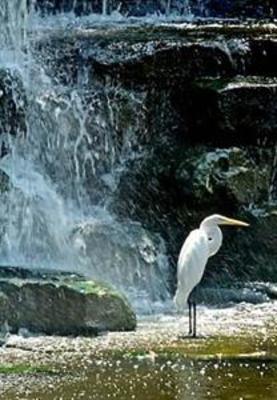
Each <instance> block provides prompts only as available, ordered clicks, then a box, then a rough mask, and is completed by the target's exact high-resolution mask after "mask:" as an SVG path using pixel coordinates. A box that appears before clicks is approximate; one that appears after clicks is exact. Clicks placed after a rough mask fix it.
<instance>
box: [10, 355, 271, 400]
mask: <svg viewBox="0 0 277 400" xmlns="http://www.w3.org/2000/svg"><path fill="white" fill-rule="evenodd" d="M276 393H277V364H276V362H263V361H249V360H248V361H247V360H246V361H242V360H233V361H208V362H206V361H190V362H188V361H181V360H175V361H172V360H166V359H165V358H163V357H161V358H160V359H158V360H156V361H155V362H154V361H152V360H150V359H142V360H138V359H137V358H135V359H132V360H124V359H122V358H117V359H114V360H113V361H106V362H105V361H102V362H100V361H99V362H95V363H92V365H91V367H90V368H89V369H88V370H87V371H84V372H83V373H82V374H81V376H79V377H78V379H77V380H76V377H75V378H74V377H72V376H69V377H68V381H67V382H66V383H64V382H63V383H60V384H59V383H56V384H55V385H54V387H51V385H50V387H49V386H48V389H47V390H43V391H41V390H39V391H36V390H34V391H33V392H31V393H29V394H26V395H25V396H24V397H18V395H16V394H11V395H9V394H6V395H5V399H7V400H14V399H18V398H20V399H23V398H24V399H32V400H34V399H41V400H50V399H52V400H53V399H57V400H58V399H59V400H61V399H63V400H71V399H93V400H102V399H103V400H106V399H109V398H112V399H120V400H127V399H128V400H129V399H137V400H158V399H160V400H171V399H172V400H173V399H186V400H190V399H198V400H200V399H201V400H202V399H255V400H256V399H263V400H266V399H274V398H275V397H274V395H276Z"/></svg>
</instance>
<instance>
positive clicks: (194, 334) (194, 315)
mask: <svg viewBox="0 0 277 400" xmlns="http://www.w3.org/2000/svg"><path fill="white" fill-rule="evenodd" d="M192 313H193V330H192V337H196V303H195V302H193V303H192Z"/></svg>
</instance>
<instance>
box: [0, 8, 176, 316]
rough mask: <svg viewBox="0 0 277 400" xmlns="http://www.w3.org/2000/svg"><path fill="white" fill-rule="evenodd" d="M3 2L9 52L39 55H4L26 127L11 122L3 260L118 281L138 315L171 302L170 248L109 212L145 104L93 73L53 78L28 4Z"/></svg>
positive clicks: (1, 205)
mask: <svg viewBox="0 0 277 400" xmlns="http://www.w3.org/2000/svg"><path fill="white" fill-rule="evenodd" d="M1 4H2V5H1V18H2V19H1V20H2V21H5V24H4V25H2V24H1V31H0V32H1V40H2V41H3V43H4V44H5V51H6V49H9V48H12V50H13V51H14V52H15V53H16V54H21V52H22V49H23V47H24V48H25V49H26V50H25V51H27V50H29V53H28V62H27V63H26V62H25V61H24V60H23V58H22V57H21V56H19V57H16V65H15V66H14V67H13V69H12V70H11V69H9V68H8V69H7V68H6V64H5V63H4V62H2V59H0V72H1V70H2V69H3V70H4V71H5V74H6V75H7V79H5V80H4V84H6V83H5V82H11V84H10V90H9V91H6V93H8V94H9V95H10V101H11V102H12V104H13V112H14V116H13V118H12V119H13V120H16V121H17V119H18V120H19V121H20V123H18V124H17V125H15V128H14V131H12V130H11V129H10V127H7V125H3V127H4V128H3V129H4V132H2V134H1V140H2V141H4V144H5V149H6V151H5V155H4V156H3V157H2V158H1V159H0V171H1V174H3V176H4V177H5V179H6V180H7V181H8V183H7V185H6V186H7V188H5V189H2V190H1V192H0V225H1V230H0V244H1V245H0V264H1V265H15V266H27V267H29V268H54V269H63V270H69V271H73V272H78V273H82V274H85V275H87V276H88V277H90V278H93V279H98V280H103V281H106V282H108V283H111V284H113V285H115V286H116V287H117V288H118V289H120V290H121V291H123V292H124V293H125V294H126V295H127V296H128V297H129V299H130V300H131V302H132V303H133V304H134V306H135V307H136V309H137V310H138V311H141V312H146V311H147V312H149V311H150V310H152V309H153V307H154V308H155V307H156V306H155V304H157V305H158V304H160V303H162V302H163V301H164V300H166V299H168V298H169V292H168V277H169V270H170V268H169V265H168V260H167V257H166V249H165V245H164V243H163V240H162V239H161V238H160V237H159V235H157V234H156V233H155V234H153V233H151V232H148V231H147V230H145V229H144V228H143V227H142V226H141V225H140V224H139V223H138V222H136V221H130V220H123V221H122V220H120V219H119V218H118V216H117V215H116V214H115V213H114V212H113V213H112V212H110V211H109V203H110V201H111V198H112V196H113V192H114V191H115V190H116V187H117V184H118V182H119V181H120V176H121V174H122V173H123V172H124V171H125V169H126V168H127V165H128V160H129V159H132V158H134V157H136V151H139V150H138V148H139V146H138V142H137V141H138V138H137V132H138V131H140V130H141V126H140V124H141V123H142V122H141V121H142V118H141V116H140V112H139V110H140V109H143V107H145V105H144V104H143V102H144V99H143V97H141V95H139V94H138V95H136V94H135V95H134V94H133V93H129V92H128V90H126V89H123V88H120V87H113V86H107V85H99V83H95V84H94V83H90V84H88V82H87V80H86V78H85V73H84V76H83V77H82V79H80V83H79V84H77V86H76V85H75V86H74V87H70V86H68V85H64V84H62V83H60V82H58V81H56V80H55V79H52V78H51V73H50V74H48V73H47V72H46V71H45V65H46V61H47V60H46V59H45V58H44V57H47V56H45V54H44V53H43V52H42V53H41V54H39V57H37V58H36V59H35V58H34V57H33V52H32V51H31V50H32V48H31V47H32V42H31V41H28V34H27V36H26V32H28V26H27V23H28V22H30V21H28V18H27V11H26V0H20V1H19V0H18V1H17V2H16V5H17V6H18V7H16V5H15V3H13V4H14V7H12V6H11V2H10V1H9V0H5V1H4V3H1ZM106 12H107V1H103V14H105V13H106ZM51 18H52V21H51V26H53V25H54V21H55V16H53V17H51ZM36 26H37V25H36ZM34 29H36V28H34ZM45 34H47V33H45ZM34 35H35V32H33V36H34ZM5 51H4V54H5ZM38 60H39V61H38ZM50 72H51V71H50ZM0 85H1V73H0ZM8 94H6V95H8ZM121 98H122V101H121V100H120V99H121ZM120 101H121V102H122V106H121V105H120V104H121V103H120ZM127 106H128V107H129V109H130V112H131V113H132V114H133V117H132V122H131V125H130V126H129V125H126V123H124V124H123V128H120V129H121V135H120V137H119V135H118V130H119V126H121V125H122V123H121V119H122V116H121V113H122V107H124V109H126V107H127ZM7 115H9V114H8V113H7ZM0 118H1V117H0ZM11 123H12V120H11V121H10V124H11ZM11 131H12V134H11ZM0 132H1V121H0ZM1 179H2V178H1ZM0 186H1V188H2V186H3V185H2V183H1V182H0Z"/></svg>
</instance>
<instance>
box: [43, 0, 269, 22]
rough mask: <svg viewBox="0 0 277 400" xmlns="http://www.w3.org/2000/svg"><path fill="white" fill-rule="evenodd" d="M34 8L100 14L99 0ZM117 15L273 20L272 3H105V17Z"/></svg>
mask: <svg viewBox="0 0 277 400" xmlns="http://www.w3.org/2000/svg"><path fill="white" fill-rule="evenodd" d="M35 5H36V8H37V9H38V10H41V11H42V12H44V13H53V12H54V13H57V12H68V11H73V12H75V13H76V14H77V15H82V14H89V13H91V12H94V13H102V12H103V11H104V7H103V0H77V1H76V0H75V1H73V0H47V1H46V0H36V3H35ZM116 10H117V11H120V12H121V13H122V14H124V15H128V16H136V17H142V16H145V15H147V14H158V15H159V14H170V13H173V14H177V15H185V16H186V15H188V14H190V13H193V14H194V15H196V16H201V17H208V16H210V17H224V18H226V17H239V18H241V17H254V18H257V17H273V16H274V15H275V14H276V5H275V3H274V0H266V1H263V0H202V1H201V2H199V0H189V1H184V0H171V1H170V2H169V1H168V0H108V1H107V8H106V12H107V13H112V12H113V11H116Z"/></svg>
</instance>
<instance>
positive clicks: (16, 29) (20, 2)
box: [0, 0, 27, 62]
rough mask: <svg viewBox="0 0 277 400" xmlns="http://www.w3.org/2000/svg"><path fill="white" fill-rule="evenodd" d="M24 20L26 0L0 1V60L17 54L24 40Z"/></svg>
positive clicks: (25, 17)
mask: <svg viewBox="0 0 277 400" xmlns="http://www.w3.org/2000/svg"><path fill="white" fill-rule="evenodd" d="M26 20H27V0H13V1H6V0H4V1H1V2H0V43H1V50H0V60H1V61H3V60H4V59H7V58H9V57H10V56H11V54H12V55H13V57H15V56H16V55H19V53H20V51H21V50H22V48H23V46H24V44H25V40H26V26H27V25H26V22H27V21H26ZM3 53H4V54H3ZM8 54H9V56H8ZM13 61H14V60H12V61H11V62H13Z"/></svg>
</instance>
